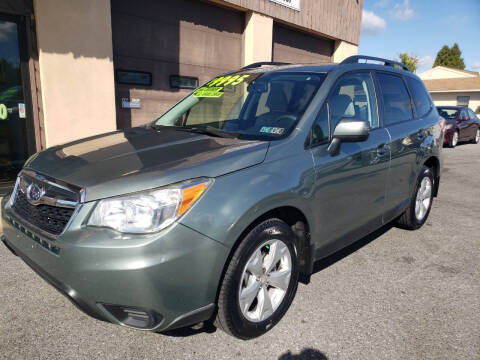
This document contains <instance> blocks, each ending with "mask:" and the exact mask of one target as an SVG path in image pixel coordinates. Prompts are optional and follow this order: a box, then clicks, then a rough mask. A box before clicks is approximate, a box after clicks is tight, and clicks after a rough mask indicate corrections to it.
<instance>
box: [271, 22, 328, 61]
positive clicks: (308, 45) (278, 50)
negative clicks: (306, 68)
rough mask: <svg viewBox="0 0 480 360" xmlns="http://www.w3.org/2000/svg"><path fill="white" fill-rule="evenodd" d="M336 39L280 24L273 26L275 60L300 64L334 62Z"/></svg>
mask: <svg viewBox="0 0 480 360" xmlns="http://www.w3.org/2000/svg"><path fill="white" fill-rule="evenodd" d="M333 46H334V41H332V40H329V39H324V38H321V37H317V36H313V35H311V34H307V33H304V32H301V31H299V30H296V29H291V28H288V27H285V26H282V25H279V24H276V23H275V24H274V26H273V61H283V62H288V63H300V64H319V63H326V62H327V63H328V62H332V55H333Z"/></svg>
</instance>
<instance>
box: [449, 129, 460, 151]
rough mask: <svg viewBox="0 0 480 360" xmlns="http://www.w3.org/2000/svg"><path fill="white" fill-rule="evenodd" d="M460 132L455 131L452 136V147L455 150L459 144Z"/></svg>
mask: <svg viewBox="0 0 480 360" xmlns="http://www.w3.org/2000/svg"><path fill="white" fill-rule="evenodd" d="M458 136H459V135H458V130H457V131H455V132H454V133H453V135H452V139H451V140H450V147H451V148H454V147H455V146H457V144H458Z"/></svg>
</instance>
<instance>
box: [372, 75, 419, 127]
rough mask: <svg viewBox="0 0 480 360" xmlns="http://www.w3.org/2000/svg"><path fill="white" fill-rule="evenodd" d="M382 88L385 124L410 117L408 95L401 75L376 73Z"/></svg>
mask: <svg viewBox="0 0 480 360" xmlns="http://www.w3.org/2000/svg"><path fill="white" fill-rule="evenodd" d="M377 77H378V80H379V82H380V88H381V89H382V99H383V105H384V118H385V125H390V124H394V123H397V122H400V121H405V120H409V119H411V118H412V117H413V116H412V107H411V105H410V95H408V92H407V89H406V87H405V84H404V82H403V80H402V78H401V77H398V76H395V75H389V74H377Z"/></svg>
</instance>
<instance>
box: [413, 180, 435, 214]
mask: <svg viewBox="0 0 480 360" xmlns="http://www.w3.org/2000/svg"><path fill="white" fill-rule="evenodd" d="M431 201H432V180H430V178H428V177H424V178H423V179H422V182H421V183H420V187H419V188H418V192H417V197H416V199H415V217H416V218H417V220H418V221H422V220H423V219H424V218H425V216H426V215H427V212H428V209H429V208H430V203H431Z"/></svg>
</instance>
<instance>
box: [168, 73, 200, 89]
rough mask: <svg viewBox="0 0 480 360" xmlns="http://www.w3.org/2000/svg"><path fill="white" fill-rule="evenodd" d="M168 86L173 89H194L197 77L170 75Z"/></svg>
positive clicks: (196, 84) (196, 85)
mask: <svg viewBox="0 0 480 360" xmlns="http://www.w3.org/2000/svg"><path fill="white" fill-rule="evenodd" d="M170 87H171V88H174V89H196V88H197V87H198V78H196V77H191V76H180V75H170Z"/></svg>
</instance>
